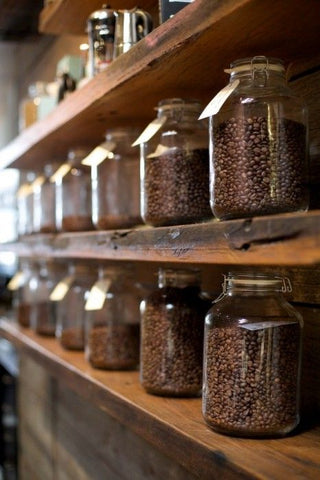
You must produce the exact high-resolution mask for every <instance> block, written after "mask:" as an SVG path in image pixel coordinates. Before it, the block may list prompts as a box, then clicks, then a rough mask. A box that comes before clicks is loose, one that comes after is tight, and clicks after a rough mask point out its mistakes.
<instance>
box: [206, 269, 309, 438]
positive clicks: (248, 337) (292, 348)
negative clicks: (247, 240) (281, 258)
mask: <svg viewBox="0 0 320 480" xmlns="http://www.w3.org/2000/svg"><path fill="white" fill-rule="evenodd" d="M287 285H288V281H287V280H286V279H284V278H281V277H276V276H270V275H263V274H241V275H239V274H229V275H228V276H227V277H226V279H225V283H224V293H223V295H222V296H220V297H219V299H218V300H217V301H216V303H214V305H213V307H212V308H211V310H210V311H209V312H208V314H207V316H206V321H205V350H204V385H203V415H204V418H205V420H206V422H207V423H208V425H209V426H210V427H212V428H213V429H214V430H216V431H218V432H220V433H225V434H229V435H238V436H245V437H246V436H248V437H250V436H251V437H268V436H282V435H285V434H288V433H289V432H291V431H292V430H293V429H294V428H295V427H296V426H297V424H298V423H299V381H300V360H301V336H302V326H303V321H302V318H301V316H300V314H299V313H298V312H297V311H296V310H295V309H294V308H293V307H292V306H291V305H290V304H289V303H288V302H287V301H286V300H285V298H284V295H283V291H284V290H286V289H287Z"/></svg>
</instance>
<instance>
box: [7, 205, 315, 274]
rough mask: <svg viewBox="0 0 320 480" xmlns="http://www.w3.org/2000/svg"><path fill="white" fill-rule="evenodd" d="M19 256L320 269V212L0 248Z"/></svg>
mask: <svg viewBox="0 0 320 480" xmlns="http://www.w3.org/2000/svg"><path fill="white" fill-rule="evenodd" d="M1 250H2V251H12V252H14V253H16V254H17V255H19V256H26V257H28V256H38V257H39V256H43V257H48V258H49V257H53V258H85V259H101V260H104V259H105V260H125V261H149V262H173V263H197V264H200V263H207V264H225V265H228V264H229V265H232V264H234V265H241V264H247V265H281V266H290V265H295V266H298V265H314V264H319V263H320V211H319V210H314V211H310V212H303V213H286V214H280V215H270V216H266V217H254V218H251V219H250V218H248V219H240V220H230V221H224V222H219V221H216V220H212V221H209V222H206V223H199V224H193V225H184V226H173V227H159V228H151V227H138V228H135V229H132V230H115V231H93V232H81V233H80V232H79V233H61V234H57V235H52V234H46V235H41V234H39V235H31V236H28V237H23V238H21V239H20V241H17V242H14V243H7V244H3V245H2V246H1Z"/></svg>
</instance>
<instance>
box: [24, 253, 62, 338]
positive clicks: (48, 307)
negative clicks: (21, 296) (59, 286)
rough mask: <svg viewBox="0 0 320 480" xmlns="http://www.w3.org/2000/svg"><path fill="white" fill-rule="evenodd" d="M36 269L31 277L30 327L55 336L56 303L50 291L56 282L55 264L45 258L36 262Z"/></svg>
mask: <svg viewBox="0 0 320 480" xmlns="http://www.w3.org/2000/svg"><path fill="white" fill-rule="evenodd" d="M35 267H36V268H35V270H34V272H33V275H32V276H31V277H30V279H29V292H30V304H31V305H30V327H31V328H32V330H34V331H35V332H36V333H38V334H39V335H45V336H54V335H55V329H56V311H55V304H54V303H53V302H51V301H50V293H51V291H52V289H53V287H54V284H55V277H54V276H53V265H51V266H50V265H49V264H48V263H47V262H46V261H45V260H40V261H37V262H35Z"/></svg>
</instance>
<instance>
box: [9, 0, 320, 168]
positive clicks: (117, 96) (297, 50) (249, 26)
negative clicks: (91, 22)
mask: <svg viewBox="0 0 320 480" xmlns="http://www.w3.org/2000/svg"><path fill="white" fill-rule="evenodd" d="M58 3H59V4H61V8H62V5H64V4H68V3H73V4H75V2H57V4H58ZM83 3H85V4H88V3H89V2H83ZM318 11H319V2H318V1H317V0H310V1H309V2H307V3H306V2H301V1H300V0H294V1H293V0H283V1H282V2H270V1H269V0H236V1H235V0H222V1H221V0H219V1H218V0H212V1H210V2H208V1H207V0H195V1H194V2H193V3H191V4H190V5H188V6H186V7H185V8H184V9H182V10H181V11H180V12H178V13H177V14H176V15H175V16H174V17H172V18H171V19H169V20H168V21H167V22H165V23H163V24H162V25H160V26H159V27H158V28H156V29H155V30H153V31H152V32H151V33H150V34H149V35H148V36H147V37H146V38H145V39H143V40H141V41H140V42H139V43H138V44H137V45H135V46H134V47H133V48H132V49H131V50H130V51H129V52H127V53H125V54H123V55H121V56H120V57H119V58H117V59H116V60H115V61H114V62H113V63H112V64H111V65H110V67H108V69H107V71H106V72H102V73H100V74H99V75H97V76H96V77H95V78H94V79H92V80H91V81H90V82H88V83H87V84H86V85H85V86H84V87H82V88H81V89H80V90H77V91H75V92H74V93H72V94H71V95H70V96H68V98H67V99H65V100H64V101H63V102H61V103H60V104H59V106H58V107H57V108H56V110H55V111H54V112H52V113H51V114H50V115H49V116H48V117H46V118H45V119H44V120H42V121H40V122H38V123H36V124H34V125H32V126H31V127H29V128H28V129H27V130H25V131H24V132H23V133H21V135H19V136H18V137H17V138H16V139H14V140H13V141H12V142H11V143H9V144H8V145H7V146H6V147H5V148H3V149H2V150H1V152H0V167H2V168H3V167H7V166H9V165H10V166H13V167H17V168H23V169H31V170H34V169H41V168H42V167H43V165H44V164H45V163H48V162H50V161H52V160H54V161H57V160H59V159H61V161H64V160H65V158H66V154H67V151H68V150H69V149H70V148H72V147H74V146H83V145H84V144H85V145H86V146H89V147H93V146H95V145H97V144H98V143H101V141H102V140H103V135H104V133H105V130H106V129H107V128H110V127H115V126H119V125H122V126H124V125H128V124H131V125H136V126H141V128H142V127H143V126H144V125H145V124H146V122H147V121H148V120H149V119H151V118H153V117H154V115H155V113H154V107H155V106H156V104H157V103H158V101H159V100H161V99H163V98H166V97H172V96H180V97H184V96H187V97H190V96H192V97H193V98H195V97H198V98H199V99H200V100H201V101H202V102H203V103H206V102H207V101H208V100H210V99H211V98H212V96H213V95H214V94H215V93H216V92H217V90H219V89H220V88H221V87H222V86H223V85H225V83H226V82H227V75H226V74H225V73H224V69H225V68H226V67H228V65H229V63H230V62H231V61H232V60H234V59H236V58H241V57H245V56H252V55H257V54H265V55H270V56H276V57H280V58H283V59H284V61H285V62H286V63H287V64H288V63H290V62H293V61H299V60H301V59H303V58H305V57H306V55H307V56H310V57H312V56H316V55H318V36H319V26H320V20H319V18H320V17H319V15H316V12H318ZM61 12H63V10H61ZM61 15H62V13H61ZM59 18H60V17H59ZM60 20H61V22H62V18H60Z"/></svg>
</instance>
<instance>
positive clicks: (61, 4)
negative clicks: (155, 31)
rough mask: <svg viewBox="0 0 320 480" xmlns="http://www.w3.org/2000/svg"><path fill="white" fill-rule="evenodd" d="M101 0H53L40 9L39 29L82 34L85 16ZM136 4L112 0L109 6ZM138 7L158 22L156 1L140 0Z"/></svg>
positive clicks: (84, 27)
mask: <svg viewBox="0 0 320 480" xmlns="http://www.w3.org/2000/svg"><path fill="white" fill-rule="evenodd" d="M102 4H103V2H101V0H85V1H83V0H82V1H79V0H54V1H53V2H49V3H48V4H47V5H46V6H45V7H44V8H43V10H42V11H41V13H40V19H39V31H40V32H41V33H48V34H54V35H61V34H64V33H68V34H73V35H83V34H84V32H85V30H86V25H87V18H88V17H89V15H90V14H91V13H92V12H94V11H95V10H99V9H100V8H101V7H102ZM136 6H137V2H136V0H114V1H113V2H112V5H111V8H113V9H114V10H119V9H130V8H134V7H136ZM139 7H140V8H143V9H144V10H146V11H147V12H150V13H151V14H153V18H154V22H155V23H158V17H159V15H158V1H157V0H142V1H140V2H139Z"/></svg>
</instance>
